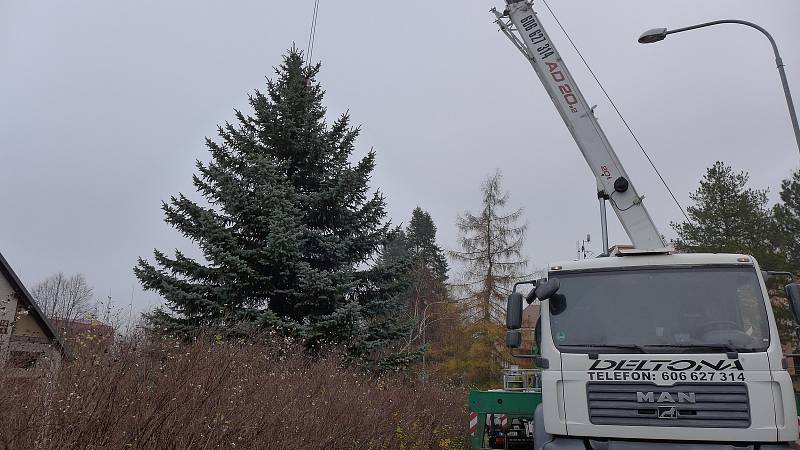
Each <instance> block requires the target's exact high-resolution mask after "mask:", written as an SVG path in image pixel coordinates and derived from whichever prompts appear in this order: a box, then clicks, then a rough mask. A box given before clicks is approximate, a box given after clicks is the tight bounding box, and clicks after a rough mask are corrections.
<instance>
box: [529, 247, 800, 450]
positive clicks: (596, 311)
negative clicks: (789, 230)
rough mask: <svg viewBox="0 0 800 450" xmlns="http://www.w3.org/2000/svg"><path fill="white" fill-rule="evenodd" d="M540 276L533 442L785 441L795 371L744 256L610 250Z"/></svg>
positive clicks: (790, 436)
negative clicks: (543, 287)
mask: <svg viewBox="0 0 800 450" xmlns="http://www.w3.org/2000/svg"><path fill="white" fill-rule="evenodd" d="M548 277H549V278H550V279H551V280H552V279H558V283H559V284H560V287H559V289H558V291H557V292H556V293H555V294H553V295H552V296H551V297H550V298H548V299H545V300H543V301H542V309H541V311H542V316H541V317H542V319H541V329H540V330H537V339H538V340H539V348H540V351H541V359H540V360H539V363H540V365H541V366H543V370H542V392H543V403H542V405H541V407H540V408H539V411H537V415H536V419H535V422H537V421H538V422H543V423H540V424H537V425H538V426H537V429H540V430H541V429H543V430H544V432H545V433H541V432H540V433H538V434H544V435H541V436H540V435H535V437H536V441H537V443H538V444H539V445H542V446H541V447H536V448H537V450H538V449H539V448H542V449H560V448H586V447H585V446H587V445H588V446H589V447H588V448H611V449H614V448H650V447H653V448H663V447H664V446H665V445H667V444H669V447H668V448H683V446H682V445H678V444H679V443H681V442H682V443H684V445H691V446H690V447H687V448H693V449H694V448H697V449H700V448H702V449H705V448H709V449H714V448H761V449H767V448H793V447H789V446H788V445H789V444H788V443H789V442H793V441H795V440H797V437H798V427H797V411H796V409H795V399H794V393H793V388H792V382H791V379H790V376H789V373H788V372H787V371H786V370H785V366H784V365H785V361H784V358H783V352H782V349H781V344H780V339H779V338H778V329H777V326H776V323H775V318H774V316H773V314H772V308H771V307H770V303H769V296H768V294H767V291H766V288H765V285H764V280H763V279H762V274H761V271H760V270H759V267H758V263H757V262H756V261H755V260H754V259H753V258H752V257H750V256H746V255H730V254H656V255H633V256H622V257H613V256H612V257H608V258H597V259H592V260H582V261H570V262H564V263H557V264H553V265H551V266H550V267H549V270H548ZM541 425H543V427H542V426H541ZM689 443H691V444H689Z"/></svg>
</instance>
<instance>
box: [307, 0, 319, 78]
mask: <svg viewBox="0 0 800 450" xmlns="http://www.w3.org/2000/svg"><path fill="white" fill-rule="evenodd" d="M318 15H319V0H314V14H313V15H312V16H311V30H310V31H309V33H308V46H307V47H306V65H310V64H311V58H312V56H313V55H314V39H315V38H316V37H317V17H318Z"/></svg>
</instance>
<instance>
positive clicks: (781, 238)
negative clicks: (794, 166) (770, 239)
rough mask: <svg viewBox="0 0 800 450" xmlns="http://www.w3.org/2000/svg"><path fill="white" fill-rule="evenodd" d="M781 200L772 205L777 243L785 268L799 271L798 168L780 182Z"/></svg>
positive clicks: (799, 217)
mask: <svg viewBox="0 0 800 450" xmlns="http://www.w3.org/2000/svg"><path fill="white" fill-rule="evenodd" d="M780 197H781V202H782V203H778V204H776V205H775V206H774V207H773V215H774V216H775V223H776V225H777V228H778V245H779V248H780V253H781V257H782V259H783V260H784V261H785V263H786V266H785V267H784V268H785V269H786V270H790V271H793V272H795V273H800V170H797V171H795V172H794V173H793V174H792V176H791V177H790V178H788V179H786V180H783V182H782V183H781V193H780Z"/></svg>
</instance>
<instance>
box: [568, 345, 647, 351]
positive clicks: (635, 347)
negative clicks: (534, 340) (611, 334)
mask: <svg viewBox="0 0 800 450" xmlns="http://www.w3.org/2000/svg"><path fill="white" fill-rule="evenodd" d="M559 347H568V348H591V349H593V350H597V349H600V348H605V349H622V350H635V351H637V352H639V353H647V352H646V351H645V349H644V347H642V346H641V345H636V344H562V345H560V346H559ZM594 353H597V352H596V351H595V352H594Z"/></svg>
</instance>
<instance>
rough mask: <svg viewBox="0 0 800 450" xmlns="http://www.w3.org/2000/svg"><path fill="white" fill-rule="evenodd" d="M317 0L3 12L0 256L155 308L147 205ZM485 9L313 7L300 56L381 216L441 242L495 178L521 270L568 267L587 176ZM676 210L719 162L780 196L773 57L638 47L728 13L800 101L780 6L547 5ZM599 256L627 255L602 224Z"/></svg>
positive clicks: (663, 204) (641, 174) (715, 49)
mask: <svg viewBox="0 0 800 450" xmlns="http://www.w3.org/2000/svg"><path fill="white" fill-rule="evenodd" d="M313 3H314V2H313V0H292V1H281V2H279V1H275V0H257V1H256V0H253V1H224V2H223V1H198V0H182V1H162V0H158V1H156V0H151V1H133V0H124V1H123V0H114V1H99V0H98V1H93V2H90V1H78V0H75V1H69V2H63V1H35V2H33V1H28V0H0V61H2V68H3V70H2V75H0V80H2V81H1V82H0V155H2V158H0V183H2V189H0V205H1V206H2V216H0V217H2V222H1V223H0V252H2V253H3V255H4V256H5V257H6V258H7V259H8V260H9V262H10V263H11V265H12V266H13V267H14V268H15V269H16V271H17V273H18V275H19V276H20V277H21V278H22V280H23V281H24V282H25V283H27V284H28V285H29V286H31V285H33V284H34V283H35V282H37V281H39V280H41V279H42V278H44V277H46V276H48V275H49V274H51V273H54V272H58V271H63V272H65V273H74V272H81V273H84V274H85V275H86V277H87V278H88V279H89V281H90V283H91V284H93V285H94V286H95V292H96V295H97V296H98V297H101V298H102V297H105V296H107V295H111V296H112V297H114V298H115V300H116V301H117V302H119V303H120V304H125V305H127V304H128V302H129V301H130V300H131V298H133V302H134V308H135V310H137V311H138V310H143V309H146V308H148V307H151V306H152V305H154V304H157V303H159V302H160V300H159V298H158V297H157V296H155V295H154V294H151V293H144V292H142V291H141V290H140V288H139V286H138V283H137V281H136V279H135V277H134V276H133V274H132V267H133V266H134V265H135V262H136V258H137V256H145V257H150V255H152V249H153V248H160V249H164V250H170V249H173V248H175V247H179V248H182V249H185V250H190V249H191V246H190V245H188V244H187V243H186V242H185V241H184V240H183V239H182V238H181V237H180V236H179V235H178V233H177V232H176V231H175V230H173V229H172V228H170V227H169V226H167V225H166V224H164V222H163V216H162V213H161V210H160V204H161V201H162V200H165V199H167V198H168V197H169V196H170V195H172V194H176V193H178V192H185V193H191V192H192V187H191V179H190V177H191V174H192V173H193V170H194V167H193V161H194V160H195V159H201V160H207V159H208V153H207V151H206V148H205V147H204V145H203V140H204V137H205V136H213V135H214V133H215V128H216V126H217V124H220V123H223V122H224V121H226V120H232V119H233V108H235V107H238V108H244V107H246V99H247V95H248V93H250V92H252V91H253V90H254V89H257V88H258V89H263V86H264V77H265V76H266V75H271V74H272V67H273V66H275V65H276V64H278V63H279V62H280V60H281V55H282V54H283V53H284V52H285V50H286V49H287V48H288V47H290V46H291V45H292V43H297V45H298V46H299V47H305V45H306V41H307V37H308V28H309V21H310V19H311V13H312V8H313ZM501 4H502V0H494V1H491V0H436V1H425V2H422V1H405V2H391V3H389V2H375V1H364V0H362V1H356V0H336V1H333V0H321V2H320V11H319V23H318V26H317V40H316V46H315V50H314V59H315V60H320V61H322V63H323V68H322V72H321V74H320V76H319V77H318V80H319V81H320V82H321V83H322V84H323V87H324V88H325V89H326V90H327V98H326V104H327V107H328V112H329V114H330V115H331V116H334V115H337V114H339V113H341V112H343V111H345V110H348V109H349V110H350V113H351V115H352V118H353V120H354V122H355V123H357V124H361V125H362V126H363V132H362V134H361V137H360V139H359V141H358V144H357V145H358V155H363V154H364V153H365V152H366V151H368V150H369V148H370V147H374V149H375V150H376V152H377V169H376V171H375V173H374V176H373V179H372V184H373V186H374V187H376V188H379V189H380V190H381V191H383V192H384V193H385V195H386V197H387V200H388V207H389V212H390V215H391V218H392V220H393V222H394V223H402V222H405V221H407V220H408V218H409V216H410V213H411V210H412V209H413V208H414V207H415V206H417V205H419V206H421V207H422V208H423V209H426V210H428V211H429V212H430V213H431V214H432V216H433V218H434V220H435V221H436V224H437V225H438V227H439V236H440V241H441V243H442V245H443V246H445V247H448V248H452V247H453V246H454V245H455V242H456V232H455V227H454V221H455V219H456V215H457V214H458V213H459V212H462V211H464V210H467V209H471V210H475V209H477V208H478V206H479V186H480V183H481V180H482V179H483V178H485V177H486V175H487V174H489V173H491V172H493V171H494V170H495V169H497V168H499V169H501V170H502V171H503V173H504V174H505V186H506V187H507V188H508V189H509V190H510V191H511V205H513V206H521V207H523V208H525V211H526V214H525V217H526V219H527V221H528V225H529V233H528V243H527V246H526V252H527V255H528V256H529V258H530V260H531V262H532V264H533V266H534V267H537V266H543V265H544V264H546V263H547V262H548V261H554V260H559V259H571V258H574V255H575V246H576V241H578V240H580V239H581V238H582V237H584V236H585V235H586V234H587V233H591V234H592V237H593V238H594V239H593V247H594V249H595V250H597V249H598V247H599V245H597V244H598V243H599V240H600V239H599V237H600V229H599V228H600V227H599V219H598V205H597V203H596V202H597V200H596V197H595V181H594V178H593V176H592V175H591V173H590V171H589V169H588V166H587V165H586V163H585V162H584V160H583V159H582V157H581V156H580V153H579V151H578V149H577V147H576V145H575V143H574V142H573V140H572V138H571V137H570V135H569V133H568V132H567V130H566V128H565V126H564V125H563V123H562V122H561V119H560V117H559V116H558V114H557V112H556V110H555V108H554V107H553V105H552V103H551V102H550V100H549V98H548V97H547V95H546V93H545V91H544V89H543V88H542V86H541V85H540V83H539V81H538V79H537V78H536V76H535V74H534V72H533V71H532V69H531V67H530V66H529V65H528V64H527V62H526V61H525V60H524V59H523V57H522V56H521V55H520V54H519V53H518V51H517V50H516V49H514V48H513V47H512V46H511V44H510V43H509V42H508V41H507V39H506V38H505V37H504V36H503V35H502V34H500V33H499V32H497V30H496V27H495V25H494V24H493V23H492V18H493V16H492V15H491V14H489V12H488V9H489V8H490V7H492V6H498V7H500V6H501ZM537 5H538V6H537V7H536V8H537V10H538V11H539V13H540V17H541V20H542V22H543V24H544V26H545V27H546V28H547V30H548V31H549V33H550V34H551V38H552V39H553V40H554V41H555V43H556V44H557V46H558V48H559V50H560V51H561V54H562V57H563V58H564V59H565V62H566V64H567V65H568V67H570V68H571V70H572V73H573V75H574V77H575V78H576V80H577V82H578V84H579V86H580V87H581V89H582V90H583V92H584V94H585V96H586V97H587V100H588V101H589V103H590V104H597V105H598V108H597V109H596V114H597V116H598V117H599V119H600V121H601V124H602V125H603V127H604V128H605V130H606V133H607V134H608V136H609V139H610V140H611V142H612V144H613V145H614V147H615V148H616V150H617V153H618V154H619V157H620V159H621V160H622V162H623V164H624V165H625V167H626V169H627V172H628V174H629V175H630V176H631V179H632V181H633V183H634V184H635V185H636V187H637V190H638V191H639V192H640V193H644V194H645V195H646V200H645V204H646V205H647V207H648V209H649V210H650V213H651V215H652V216H653V218H654V220H655V221H656V223H657V224H658V225H659V227H660V228H661V231H662V233H664V234H665V235H667V237H672V236H674V233H673V232H672V229H671V228H670V226H669V222H670V221H676V220H680V219H681V215H680V211H679V210H678V209H677V208H676V207H675V205H674V204H673V203H672V201H671V199H670V198H669V196H668V194H667V193H666V191H665V190H664V188H663V187H662V186H661V185H660V183H659V182H658V180H657V178H656V176H655V174H654V172H653V171H652V169H651V168H650V167H649V165H648V164H647V161H646V160H645V158H644V157H643V156H642V154H641V153H640V151H639V150H638V148H636V147H635V143H634V142H633V140H632V139H631V138H630V136H629V135H627V134H626V132H625V130H624V128H623V127H622V125H621V123H620V121H619V120H618V119H617V118H616V117H615V116H614V115H613V111H612V110H611V108H610V105H609V104H608V103H607V102H606V101H605V100H604V98H603V97H602V96H601V92H600V91H599V89H598V88H597V86H596V85H595V84H594V82H593V80H591V78H590V77H589V74H588V72H587V71H586V69H585V68H584V67H583V66H582V64H581V63H580V60H579V59H578V58H577V55H576V54H575V53H574V51H573V50H572V48H571V47H570V46H569V44H568V43H567V42H566V40H565V37H564V35H563V34H562V33H561V31H560V30H559V29H558V28H557V26H556V24H555V22H554V20H553V18H552V16H550V14H549V13H548V12H547V10H546V9H545V8H544V7H543V5H541V4H539V2H537ZM550 5H551V6H552V7H553V9H554V10H555V12H556V14H557V15H558V16H559V19H560V20H561V21H562V23H563V24H564V26H565V27H566V28H567V30H568V31H569V32H570V33H571V35H572V37H573V39H574V40H575V42H576V43H577V45H578V47H579V48H580V49H581V51H582V52H583V54H584V56H585V57H586V58H587V59H588V61H589V63H590V64H591V65H592V67H593V69H594V70H595V72H596V73H597V75H598V76H599V77H600V79H601V81H603V82H604V84H605V86H606V88H607V90H608V91H609V92H610V94H611V95H612V96H613V97H614V98H615V101H616V102H617V104H618V106H619V107H620V109H621V110H622V112H623V114H625V115H626V117H627V119H628V121H629V123H630V124H631V125H632V126H633V127H634V129H635V130H636V131H637V132H638V134H639V137H640V139H641V141H642V142H643V143H644V145H645V147H646V148H647V149H648V150H649V152H650V153H651V155H652V156H653V159H654V160H655V162H656V164H657V165H658V166H659V168H660V169H661V170H662V173H663V174H664V176H665V177H666V179H667V181H668V182H669V183H670V184H671V186H672V187H673V189H674V191H675V192H676V194H677V195H678V198H679V199H680V201H681V202H682V203H683V204H684V205H687V204H689V199H688V194H689V193H690V192H691V191H694V190H695V189H696V188H697V184H698V181H699V179H700V178H701V177H702V174H703V173H704V171H705V169H706V168H707V167H708V166H710V165H711V164H713V162H714V161H715V160H723V161H726V162H728V163H730V164H732V165H733V166H734V167H735V168H737V169H743V170H747V171H749V172H750V174H751V183H752V185H753V186H754V187H759V188H769V189H770V190H771V195H770V198H771V200H772V201H774V200H775V199H776V198H777V192H778V190H779V186H780V181H781V180H782V179H783V178H786V177H787V176H788V175H789V174H790V173H791V171H792V170H794V169H796V168H797V167H798V165H799V164H798V163H799V162H800V156H799V155H798V150H797V148H795V144H794V138H793V135H792V131H791V127H790V123H789V119H788V114H787V110H786V104H785V101H784V98H783V93H782V90H781V88H780V82H779V78H778V74H777V71H776V70H775V65H774V62H773V58H772V53H771V51H770V47H769V44H768V43H767V41H766V39H764V38H763V36H761V35H760V34H759V33H758V32H757V31H755V30H752V29H749V28H746V27H743V26H738V25H723V26H717V27H714V28H709V29H704V30H699V31H694V32H691V33H684V34H679V35H674V36H670V37H669V38H667V40H666V41H664V42H660V43H657V44H652V45H647V46H644V45H640V44H638V43H637V42H636V38H637V37H638V36H639V34H640V33H641V32H642V31H643V30H645V29H648V28H652V27H657V26H666V27H672V28H674V27H680V26H685V25H690V24H694V23H697V22H701V21H707V20H714V19H721V18H738V19H745V20H751V21H754V22H756V23H758V24H760V25H762V26H764V27H765V28H767V29H768V30H769V31H770V32H771V33H772V34H773V36H774V37H775V39H776V40H777V42H778V45H779V47H780V49H781V50H782V52H783V57H784V61H785V63H786V70H787V72H788V77H789V83H790V85H791V86H792V88H794V90H795V92H796V95H797V96H798V98H800V47H799V46H800V44H799V43H800V29H799V28H798V27H797V18H798V17H800V2H798V1H797V0H770V1H768V2H767V1H755V0H750V1H745V0H737V1H734V0H703V1H697V0H670V1H662V2H655V1H648V2H644V1H641V0H614V1H585V0H550ZM611 222H612V226H611V242H612V243H623V242H627V238H626V236H625V234H624V232H623V231H622V228H621V227H620V226H619V224H618V223H617V222H616V219H615V218H614V219H612V221H611Z"/></svg>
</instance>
